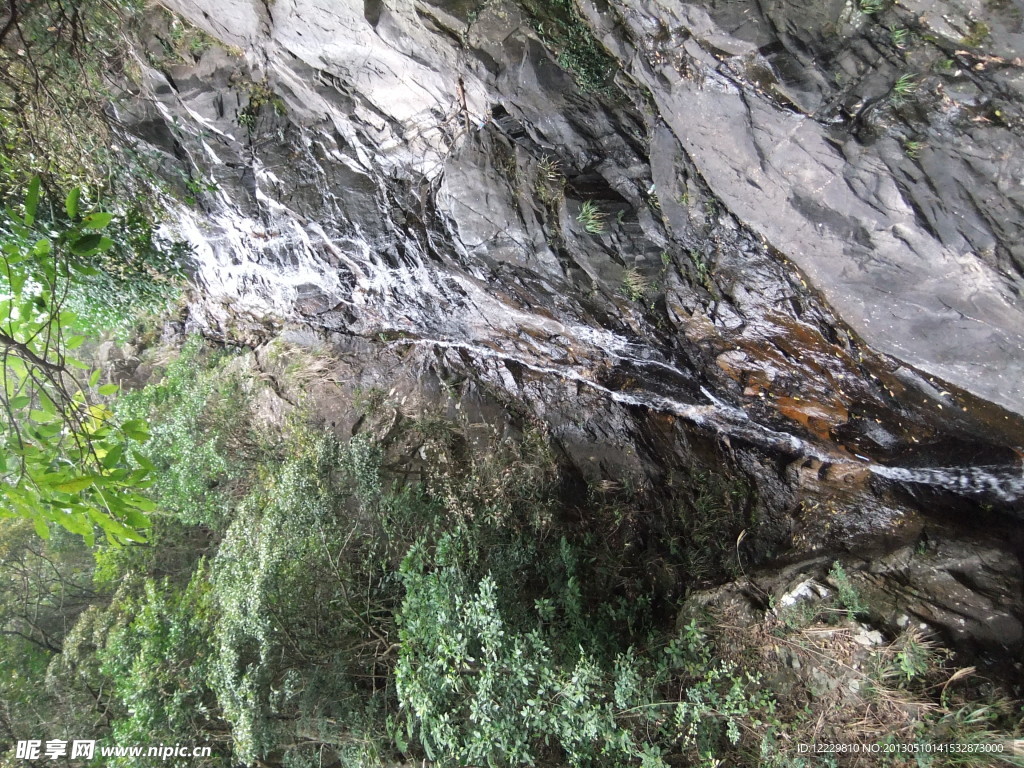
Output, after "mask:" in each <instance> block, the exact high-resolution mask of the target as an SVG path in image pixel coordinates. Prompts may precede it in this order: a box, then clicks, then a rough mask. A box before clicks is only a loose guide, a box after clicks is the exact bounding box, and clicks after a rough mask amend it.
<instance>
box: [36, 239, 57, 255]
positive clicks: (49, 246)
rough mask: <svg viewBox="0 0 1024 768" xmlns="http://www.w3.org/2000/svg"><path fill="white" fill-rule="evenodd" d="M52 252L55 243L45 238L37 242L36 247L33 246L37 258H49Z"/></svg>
mask: <svg viewBox="0 0 1024 768" xmlns="http://www.w3.org/2000/svg"><path fill="white" fill-rule="evenodd" d="M51 251H53V243H51V242H50V241H49V240H48V239H46V238H45V237H43V238H40V239H39V240H36V243H35V245H33V246H32V253H33V254H35V255H36V256H48V255H49V254H50V252H51Z"/></svg>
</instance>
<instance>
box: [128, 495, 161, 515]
mask: <svg viewBox="0 0 1024 768" xmlns="http://www.w3.org/2000/svg"><path fill="white" fill-rule="evenodd" d="M125 501H127V502H128V503H129V504H131V505H132V506H134V507H138V508H139V509H141V510H143V511H145V512H152V511H154V510H155V509H156V502H155V501H153V500H152V499H147V498H146V497H145V496H139V495H138V494H137V493H130V494H127V495H126V496H125Z"/></svg>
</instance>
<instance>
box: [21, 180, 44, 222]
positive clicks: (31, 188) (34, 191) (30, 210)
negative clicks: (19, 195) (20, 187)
mask: <svg viewBox="0 0 1024 768" xmlns="http://www.w3.org/2000/svg"><path fill="white" fill-rule="evenodd" d="M41 186H42V182H41V181H40V180H39V177H38V176H33V177H32V181H31V182H30V183H29V185H28V194H27V195H26V196H25V226H28V227H31V226H32V225H33V224H35V223H36V209H37V208H38V207H39V190H40V188H41Z"/></svg>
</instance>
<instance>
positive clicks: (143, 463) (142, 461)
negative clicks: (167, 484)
mask: <svg viewBox="0 0 1024 768" xmlns="http://www.w3.org/2000/svg"><path fill="white" fill-rule="evenodd" d="M132 457H133V458H134V459H135V461H136V462H138V465H139V466H140V467H142V468H143V469H145V470H147V471H149V472H152V471H153V470H155V469H156V466H155V465H154V464H153V462H152V461H150V460H149V459H148V458H147V457H146V456H145V455H144V454H142V453H140V452H139V451H132Z"/></svg>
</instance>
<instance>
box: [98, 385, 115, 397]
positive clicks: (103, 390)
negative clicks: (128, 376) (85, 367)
mask: <svg viewBox="0 0 1024 768" xmlns="http://www.w3.org/2000/svg"><path fill="white" fill-rule="evenodd" d="M119 389H120V387H119V386H117V384H104V385H103V386H102V387H100V388H99V390H98V392H99V393H100V394H101V395H104V396H106V395H112V394H114V393H115V392H117V390H119Z"/></svg>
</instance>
